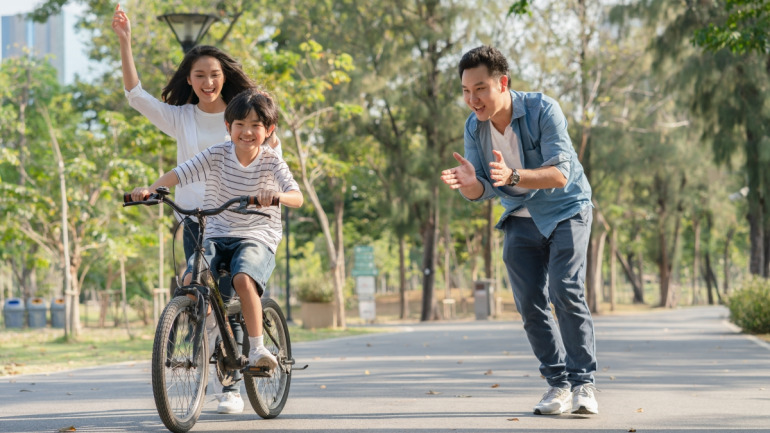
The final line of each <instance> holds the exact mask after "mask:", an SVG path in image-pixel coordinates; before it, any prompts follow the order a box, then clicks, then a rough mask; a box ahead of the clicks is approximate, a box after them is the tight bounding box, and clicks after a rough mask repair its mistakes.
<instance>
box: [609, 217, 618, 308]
mask: <svg viewBox="0 0 770 433" xmlns="http://www.w3.org/2000/svg"><path fill="white" fill-rule="evenodd" d="M617 255H618V230H617V229H613V230H612V233H611V234H610V311H615V294H616V291H617V285H618V260H617Z"/></svg>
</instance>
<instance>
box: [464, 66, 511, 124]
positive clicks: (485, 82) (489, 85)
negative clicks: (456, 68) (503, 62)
mask: <svg viewBox="0 0 770 433" xmlns="http://www.w3.org/2000/svg"><path fill="white" fill-rule="evenodd" d="M462 85H463V98H464V99H465V103H466V104H467V105H468V107H470V109H471V110H473V112H474V113H476V117H477V118H478V119H479V120H480V121H486V120H490V119H492V118H493V117H494V116H495V115H496V114H498V113H500V111H502V110H503V108H505V100H506V98H508V77H507V76H505V75H503V76H501V77H500V78H497V79H495V78H494V77H492V76H491V75H489V70H488V69H487V67H486V66H485V65H481V66H477V67H475V68H471V69H466V70H464V71H463V76H462Z"/></svg>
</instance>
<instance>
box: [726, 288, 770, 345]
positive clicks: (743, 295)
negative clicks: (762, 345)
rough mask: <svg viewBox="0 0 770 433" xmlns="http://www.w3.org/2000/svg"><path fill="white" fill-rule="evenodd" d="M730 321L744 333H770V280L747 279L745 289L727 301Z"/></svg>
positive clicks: (732, 295) (735, 293) (733, 294)
mask: <svg viewBox="0 0 770 433" xmlns="http://www.w3.org/2000/svg"><path fill="white" fill-rule="evenodd" d="M727 307H728V308H729V309H730V320H731V321H732V322H733V323H735V324H736V325H738V326H739V327H740V328H741V329H742V330H743V331H744V332H748V333H752V334H768V333H770V280H767V279H764V278H751V279H747V280H746V281H745V282H744V284H743V287H741V288H740V289H739V290H736V291H735V292H733V293H732V294H731V295H730V297H729V298H728V299H727Z"/></svg>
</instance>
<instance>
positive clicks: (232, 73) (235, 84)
mask: <svg viewBox="0 0 770 433" xmlns="http://www.w3.org/2000/svg"><path fill="white" fill-rule="evenodd" d="M207 56H208V57H213V58H215V59H217V60H218V61H219V64H220V65H221V66H222V73H223V74H224V76H225V84H224V85H223V86H222V99H223V100H224V101H225V103H226V104H227V103H229V102H230V100H232V99H233V98H234V97H235V95H237V94H239V93H241V91H243V90H245V89H251V88H254V87H256V84H255V83H254V81H252V80H251V78H249V76H248V75H246V73H245V72H243V67H242V66H241V64H240V63H239V62H238V61H236V60H235V59H234V58H232V57H230V55H229V54H227V53H225V52H224V51H222V50H220V49H219V48H217V47H212V46H211V45H197V46H195V47H193V49H191V50H190V51H188V52H187V54H185V56H184V59H182V63H180V64H179V67H178V68H177V70H176V72H174V75H173V76H172V77H171V79H170V80H169V81H168V84H166V87H164V88H163V93H162V94H161V98H162V99H163V101H164V102H166V103H167V104H170V105H184V104H197V103H198V95H196V94H195V92H193V89H192V86H191V85H190V84H189V83H188V82H187V77H189V76H190V71H191V70H192V67H193V63H195V62H196V61H197V60H198V59H200V58H201V57H207Z"/></svg>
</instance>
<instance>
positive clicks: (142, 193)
mask: <svg viewBox="0 0 770 433" xmlns="http://www.w3.org/2000/svg"><path fill="white" fill-rule="evenodd" d="M153 192H155V191H150V189H149V187H146V186H140V187H137V188H134V190H133V191H131V200H133V201H143V200H146V199H147V197H149V196H150V194H152V193H153Z"/></svg>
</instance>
